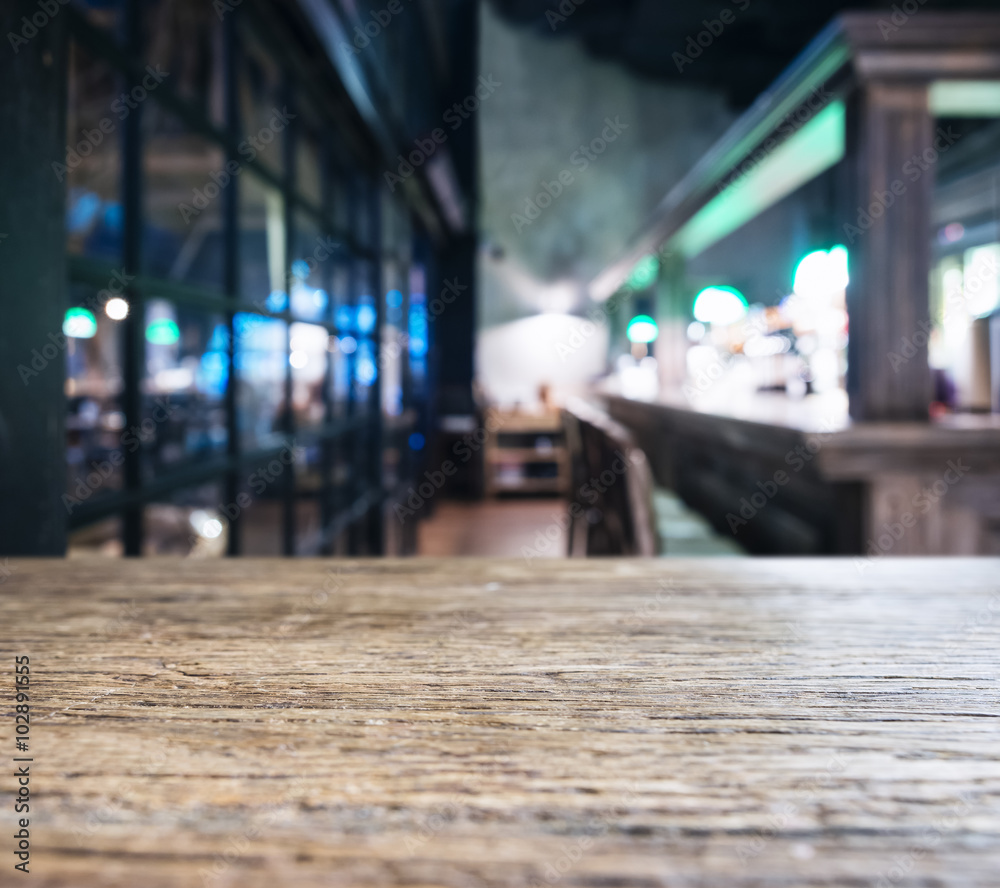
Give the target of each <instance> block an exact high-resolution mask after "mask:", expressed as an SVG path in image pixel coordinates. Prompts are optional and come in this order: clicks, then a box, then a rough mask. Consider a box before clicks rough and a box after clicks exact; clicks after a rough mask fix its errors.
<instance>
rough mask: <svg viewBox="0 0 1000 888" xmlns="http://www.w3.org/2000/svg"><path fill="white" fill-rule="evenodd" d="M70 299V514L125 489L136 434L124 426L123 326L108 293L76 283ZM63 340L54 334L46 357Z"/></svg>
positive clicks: (67, 346)
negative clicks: (114, 316)
mask: <svg viewBox="0 0 1000 888" xmlns="http://www.w3.org/2000/svg"><path fill="white" fill-rule="evenodd" d="M70 299H71V302H72V306H71V307H70V308H69V309H68V310H67V312H66V315H65V320H64V322H63V329H62V333H63V336H65V349H66V358H65V359H66V469H67V483H66V493H67V496H68V497H70V498H71V500H66V501H65V504H66V507H67V511H69V512H70V513H71V514H72V510H73V508H74V507H75V506H76V505H77V504H80V503H83V502H85V501H86V500H88V499H90V498H91V496H94V495H101V494H103V493H107V492H110V491H113V490H120V489H121V487H122V477H123V471H122V466H123V465H124V461H125V450H126V447H127V446H128V445H129V444H130V443H131V441H132V438H131V437H130V436H129V432H128V431H127V430H126V429H125V415H124V413H123V412H122V405H121V395H122V389H123V376H122V363H121V360H122V358H121V349H122V339H121V327H120V324H119V322H118V321H117V320H114V319H112V318H111V317H109V316H108V313H107V311H106V308H105V306H106V302H105V297H104V296H103V295H101V294H100V293H98V292H97V291H96V290H94V289H93V288H91V287H85V286H82V285H79V284H76V285H73V286H72V287H71V288H70ZM61 342H62V340H61V338H60V337H56V338H55V339H54V340H53V342H52V343H49V344H47V345H46V346H44V347H43V348H42V349H41V350H40V354H41V355H42V356H43V357H44V358H48V354H49V351H51V352H52V357H53V358H55V356H56V355H57V354H58V346H59V344H60V343H61ZM50 346H51V349H50ZM39 372H45V368H43V369H42V370H41V371H39ZM52 372H56V371H55V370H53V371H52ZM135 446H136V447H137V446H138V445H137V444H136V445H135ZM134 449H135V447H133V450H134Z"/></svg>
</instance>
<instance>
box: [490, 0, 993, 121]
mask: <svg viewBox="0 0 1000 888" xmlns="http://www.w3.org/2000/svg"><path fill="white" fill-rule="evenodd" d="M490 2H491V3H492V4H493V7H494V8H495V9H496V10H497V12H498V13H499V14H500V15H501V16H502V17H503V18H505V19H506V20H507V21H509V22H513V23H516V24H519V25H523V26H525V27H528V28H531V29H532V30H533V31H535V32H537V33H539V34H542V35H548V36H551V37H552V38H553V39H576V40H579V41H580V42H581V43H582V44H583V45H584V46H585V47H586V48H587V50H588V52H590V53H591V54H592V55H594V56H595V57H598V58H601V59H605V60H609V61H618V62H620V63H622V64H623V65H625V66H626V67H627V68H629V69H630V70H631V71H633V72H634V73H636V74H639V75H641V76H644V77H649V78H652V79H656V80H662V81H674V82H678V83H693V84H700V85H705V86H711V87H715V88H719V89H724V90H725V91H726V93H727V95H728V98H729V101H730V102H731V104H732V105H733V106H734V107H735V108H743V107H746V106H747V105H749V104H750V103H751V102H752V101H753V100H754V99H755V98H756V97H757V96H758V95H759V94H760V93H761V92H762V91H763V90H764V89H765V88H766V87H767V86H769V85H770V84H771V82H772V81H773V80H774V79H775V78H776V77H777V76H778V74H780V73H781V71H782V70H783V69H784V68H785V67H786V66H787V65H788V64H789V62H791V61H792V59H794V58H795V56H796V55H798V53H799V52H801V51H802V49H804V48H805V46H806V45H807V44H808V43H809V41H810V40H811V39H812V38H813V37H815V36H816V35H817V34H818V33H819V32H820V31H821V30H822V29H823V27H824V26H825V25H826V24H827V23H828V22H829V21H830V19H832V18H833V17H834V16H835V15H837V14H838V13H839V12H844V11H846V10H859V9H883V10H886V18H887V19H888V17H889V16H890V15H891V14H892V13H891V7H892V3H890V2H889V0H855V2H852V3H841V2H834V0H675V2H669V0H490ZM996 6H997V0H924V2H922V3H921V5H920V6H919V8H918V11H917V12H916V13H915V15H919V14H920V11H921V10H924V9H937V10H942V9H996ZM723 10H727V12H729V13H731V15H729V16H727V17H728V18H729V19H730V21H729V23H727V24H725V25H722V24H721V22H720V15H721V14H722V12H723ZM706 21H708V22H709V23H710V24H711V23H713V22H719V23H718V24H715V25H714V26H713V30H714V31H716V32H717V36H714V35H711V34H708V35H706V36H703V37H702V42H703V43H707V44H708V45H707V46H706V47H704V48H703V49H702V52H701V54H700V55H698V56H697V58H694V59H692V61H691V63H690V64H687V63H685V62H684V61H683V60H681V59H680V58H679V57H675V53H686V52H687V47H688V46H689V45H691V44H689V42H688V41H689V38H697V36H698V35H699V33H700V32H702V31H705V30H706V25H705V22H706ZM709 36H711V37H712V41H711V42H710V43H709V41H708V37H709ZM890 39H891V33H890ZM698 48H699V49H701V48H702V47H698ZM692 55H693V53H692ZM679 68H681V69H682V70H679Z"/></svg>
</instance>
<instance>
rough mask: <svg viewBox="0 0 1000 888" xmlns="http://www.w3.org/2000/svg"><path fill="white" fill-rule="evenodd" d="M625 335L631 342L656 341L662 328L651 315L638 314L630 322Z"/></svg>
mask: <svg viewBox="0 0 1000 888" xmlns="http://www.w3.org/2000/svg"><path fill="white" fill-rule="evenodd" d="M625 335H626V336H627V337H628V341H629V342H643V343H648V342H655V341H656V337H657V336H659V335H660V328H659V327H657V325H656V321H654V320H653V319H652V318H651V317H650V316H649V315H636V316H635V317H634V318H632V320H631V321H629V322H628V329H626V331H625Z"/></svg>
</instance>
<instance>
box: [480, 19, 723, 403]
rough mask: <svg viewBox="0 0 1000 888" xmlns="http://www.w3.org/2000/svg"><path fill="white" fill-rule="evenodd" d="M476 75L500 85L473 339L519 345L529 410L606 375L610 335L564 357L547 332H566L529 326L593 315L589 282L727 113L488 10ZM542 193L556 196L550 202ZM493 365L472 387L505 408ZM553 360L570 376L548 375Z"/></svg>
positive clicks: (566, 326) (715, 101) (704, 96)
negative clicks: (536, 400)
mask: <svg viewBox="0 0 1000 888" xmlns="http://www.w3.org/2000/svg"><path fill="white" fill-rule="evenodd" d="M481 69H482V73H483V75H484V76H487V77H489V76H492V78H493V79H494V81H498V82H499V84H500V85H499V86H498V87H497V88H496V91H495V92H494V93H493V95H491V97H490V99H489V101H486V102H483V104H482V106H481V108H480V110H479V112H478V124H479V132H480V142H481V209H480V228H481V243H482V248H481V250H480V259H479V267H478V273H479V294H480V295H479V305H478V314H479V329H480V337H481V338H482V337H483V336H484V335H486V336H487V337H488V341H489V342H491V343H497V342H499V341H511V342H519V343H521V344H522V348H520V349H519V355H518V358H519V360H518V364H517V368H518V373H517V383H516V388H517V389H518V390H519V391H521V392H522V393H523V397H522V400H527V399H530V397H531V396H532V393H533V391H534V389H536V388H537V385H538V384H540V383H543V382H554V383H556V385H557V387H559V388H563V389H572V388H574V387H579V386H580V385H582V384H584V383H585V382H586V380H587V378H589V377H592V376H593V375H594V374H595V372H599V371H600V369H601V368H602V367H603V365H604V361H605V357H606V351H607V336H605V335H594V336H589V337H587V338H586V340H585V342H584V343H583V345H580V346H578V347H576V348H574V349H573V352H572V355H570V356H567V355H566V351H565V348H564V347H560V342H561V339H560V340H559V341H552V332H553V331H554V330H563V331H565V330H571V329H572V328H573V325H572V323H570V321H568V320H565V319H564V320H563V321H561V322H559V323H555V322H553V321H552V320H551V319H548V320H544V319H543V320H540V321H537V322H535V323H533V322H531V321H530V320H525V319H529V318H532V317H535V316H538V315H541V314H544V313H550V314H557V315H562V316H565V315H573V314H577V315H579V314H582V313H583V312H585V311H586V310H587V309H588V308H591V307H592V306H591V305H589V304H588V301H587V298H586V296H585V295H584V293H583V288H584V286H585V285H586V283H587V282H588V281H589V280H590V279H591V278H593V277H594V275H596V274H597V273H598V272H599V271H600V270H601V269H602V268H603V267H604V266H605V265H606V264H607V263H609V262H611V261H612V260H614V259H615V258H617V257H618V256H619V255H620V254H621V252H622V250H623V249H624V247H625V245H626V244H627V242H628V241H629V240H630V238H631V237H632V236H633V235H634V234H635V233H636V232H637V231H638V230H639V228H640V227H641V225H642V223H643V222H644V220H645V219H646V218H647V217H648V215H649V214H650V212H651V211H652V210H653V208H654V207H655V205H656V204H657V203H658V202H659V201H660V200H661V199H662V198H663V196H664V195H665V194H666V192H667V191H668V190H669V188H670V187H671V186H672V185H674V184H675V183H676V182H677V181H678V180H679V179H680V178H681V177H682V176H683V175H684V173H685V172H687V170H688V169H690V167H691V166H692V165H693V164H694V163H695V161H696V160H697V159H698V158H699V157H700V156H701V155H702V153H703V152H704V151H705V150H706V149H707V148H708V147H709V146H710V145H712V143H713V142H714V141H715V140H716V139H717V138H718V137H719V136H720V135H721V134H722V133H723V132H724V131H725V129H726V127H727V126H728V125H729V124H730V122H731V121H732V120H733V118H734V116H735V115H734V114H733V113H732V112H731V111H730V110H729V109H728V108H727V107H726V105H725V102H724V100H723V97H722V96H721V94H718V93H715V92H713V91H710V90H706V89H704V88H700V87H694V86H692V87H684V86H680V87H678V86H664V85H661V84H659V83H656V82H652V81H646V80H642V79H640V78H638V77H636V76H634V75H632V74H631V73H629V72H628V71H626V70H625V69H624V68H622V67H620V66H619V65H617V64H613V63H607V62H602V61H599V60H596V59H594V58H592V57H591V56H589V55H588V54H587V53H586V52H585V51H584V49H583V48H582V47H581V46H580V45H579V44H578V43H577V42H576V41H575V40H573V39H572V38H565V37H562V38H560V37H558V35H557V36H556V38H555V39H553V38H552V37H551V36H548V35H540V34H538V33H535V32H532V31H531V30H529V29H522V28H515V27H513V26H510V25H508V24H507V23H505V22H503V21H501V20H500V19H498V18H497V16H496V15H495V14H494V12H493V10H492V8H491V6H490V5H489V4H488V3H487V4H485V5H484V10H483V18H482V30H481ZM560 177H561V179H560ZM546 183H549V186H550V187H549V189H548V191H549V192H556V193H557V195H558V196H556V197H554V198H552V199H551V200H550V199H549V194H548V193H547V192H546V188H545V184H546ZM539 195H540V196H539ZM529 202H530V203H529ZM536 208H537V210H536ZM532 217H535V218H532ZM514 321H519V322H520V323H519V324H518V325H517V326H516V327H514V328H511V329H510V330H498V329H497V328H498V327H502V326H503V325H507V324H511V323H512V322H514ZM576 341H577V342H578V340H576ZM564 345H565V343H563V346H564ZM497 354H498V349H496V348H492V347H489V348H486V349H483V348H479V349H478V358H477V376H478V379H479V382H480V384H481V385H482V386H483V387H484V389H485V391H486V392H487V394H488V395H489V394H491V393H495V394H497V395H499V394H500V392H503V394H504V399H505V400H507V399H508V398H509V397H511V390H512V386H511V382H512V380H511V378H510V370H511V367H510V365H509V363H504V362H499V361H497V360H496V359H495V357H494V356H495V355H497ZM553 358H554V359H555V360H556V362H557V363H559V364H561V365H567V364H568V365H569V366H568V367H566V366H560V367H559V368H558V369H559V371H560V372H559V373H555V372H554V371H553V367H552V360H553ZM556 377H558V381H557V378H556Z"/></svg>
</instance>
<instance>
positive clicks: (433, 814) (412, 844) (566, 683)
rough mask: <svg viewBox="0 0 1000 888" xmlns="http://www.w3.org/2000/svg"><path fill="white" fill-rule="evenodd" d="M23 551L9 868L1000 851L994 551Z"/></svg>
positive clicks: (662, 879) (668, 879)
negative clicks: (21, 671) (18, 844)
mask: <svg viewBox="0 0 1000 888" xmlns="http://www.w3.org/2000/svg"><path fill="white" fill-rule="evenodd" d="M11 567H13V568H14V571H13V573H12V574H11V576H10V577H9V579H8V580H7V582H6V583H5V584H4V585H3V586H0V627H2V629H0V634H2V637H3V644H2V648H3V656H4V662H5V663H8V664H11V665H10V668H9V669H7V670H5V675H6V676H7V677H6V678H5V682H7V686H6V689H5V691H4V699H5V700H9V695H8V693H7V691H8V690H9V687H10V685H12V678H11V677H10V675H11V672H12V670H13V659H12V658H13V655H14V654H15V653H17V654H28V655H30V657H31V666H32V679H33V681H32V707H33V711H34V719H33V723H32V730H31V743H32V748H31V754H32V756H33V757H34V759H35V761H34V763H33V765H32V767H33V771H32V777H33V779H32V791H33V804H32V811H31V817H32V870H33V873H32V875H31V876H30V877H27V878H26V877H24V876H22V875H21V874H19V873H16V872H14V870H13V869H12V868H11V867H12V863H11V860H12V855H11V854H10V848H11V846H12V840H11V839H10V838H9V834H10V830H8V829H4V834H5V835H6V836H8V837H7V838H6V839H5V840H4V842H3V843H2V844H3V869H2V871H0V884H3V885H8V884H9V885H14V884H28V883H29V882H30V884H32V885H34V886H36V888H40V886H54V885H59V886H74V888H87V886H98V885H100V886H111V888H115V886H121V888H136V886H141V888H160V886H200V885H212V886H240V888H257V886H260V888H264V886H267V888H273V886H276V885H281V886H287V885H294V886H331V885H333V886H339V885H344V886H386V885H409V886H490V888H492V886H498V888H499V886H525V885H529V886H530V885H549V884H558V885H561V886H612V885H634V886H661V885H662V886H685V888H686V886H751V885H761V886H763V885H766V886H819V885H823V886H852V885H856V886H866V885H875V886H932V885H933V886H996V885H998V884H1000V695H998V686H1000V680H998V672H1000V644H998V641H1000V592H998V590H1000V562H998V561H996V560H992V561H972V560H968V561H916V560H905V559H904V560H895V561H892V562H890V561H888V560H884V561H882V562H878V563H876V564H874V565H873V566H870V567H867V568H865V569H863V570H859V568H858V566H857V565H856V563H855V562H854V561H840V562H834V561H809V560H801V561H787V560H786V561H766V560H759V561H729V560H727V561H725V562H722V561H715V562H693V561H692V562H685V561H647V562H640V561H632V560H624V561H605V562H600V561H598V562H595V561H582V560H579V561H570V562H555V561H554V562H542V561H535V562H534V563H532V564H525V563H523V562H500V561H448V562H443V561H424V562H421V561H405V562H404V561H384V562H377V563H376V562H368V563H365V562H340V563H337V562H330V561H288V560H281V561H279V560H268V561H263V560H261V561H254V560H230V561H226V562H224V563H221V562H219V563H208V562H204V561H202V562H195V561H186V562H178V561H155V560H150V561H132V562H128V563H121V562H116V563H110V562H97V561H93V562H55V561H52V562H46V561H34V562H33V561H20V562H16V563H14V562H12V563H11ZM331 569H333V570H337V569H339V571H340V573H339V574H337V573H333V574H332V575H330V578H329V579H327V576H328V575H327V573H326V572H327V571H329V570H331ZM4 708H5V718H4V729H3V732H2V736H3V738H5V739H4V740H3V746H4V750H3V751H4V752H5V753H6V752H8V750H11V749H12V747H13V741H12V739H11V738H12V736H13V729H12V723H13V719H12V717H11V716H10V713H9V709H10V704H6V705H5V707H4ZM13 754H16V753H13V752H11V755H13ZM6 770H7V769H5V771H6ZM11 782H12V780H11V778H10V776H9V775H8V776H6V777H5V778H4V782H3V788H4V791H5V792H7V791H9V787H10V783H11ZM8 798H9V797H8ZM4 807H5V809H6V804H5V806H4ZM8 810H9V809H8ZM3 822H4V824H5V826H6V825H9V824H10V823H11V820H10V815H9V813H8V815H7V816H5V817H4V820H3Z"/></svg>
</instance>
